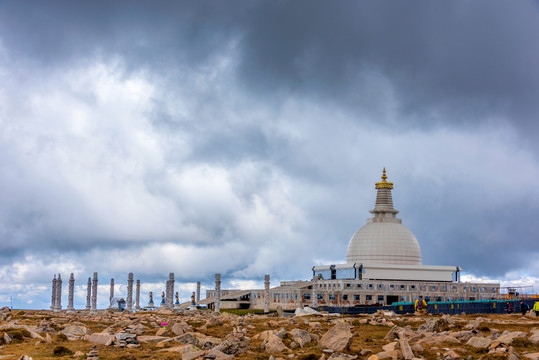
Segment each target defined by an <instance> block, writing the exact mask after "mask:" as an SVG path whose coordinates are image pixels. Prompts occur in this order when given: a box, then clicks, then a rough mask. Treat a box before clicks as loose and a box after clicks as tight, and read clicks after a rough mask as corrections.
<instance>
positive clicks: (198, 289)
mask: <svg viewBox="0 0 539 360" xmlns="http://www.w3.org/2000/svg"><path fill="white" fill-rule="evenodd" d="M198 304H200V281H197V305H198Z"/></svg>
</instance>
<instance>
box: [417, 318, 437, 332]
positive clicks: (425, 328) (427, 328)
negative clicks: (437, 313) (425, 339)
mask: <svg viewBox="0 0 539 360" xmlns="http://www.w3.org/2000/svg"><path fill="white" fill-rule="evenodd" d="M441 324H442V319H439V318H433V319H428V320H427V321H426V322H425V323H424V324H422V325H421V326H420V327H419V329H418V332H420V333H428V332H437V331H438V329H439V328H440V325H441Z"/></svg>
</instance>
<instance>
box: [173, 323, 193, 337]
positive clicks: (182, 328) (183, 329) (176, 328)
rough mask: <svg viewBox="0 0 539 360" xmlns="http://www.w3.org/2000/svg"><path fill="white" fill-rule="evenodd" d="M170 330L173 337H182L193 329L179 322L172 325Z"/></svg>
mask: <svg viewBox="0 0 539 360" xmlns="http://www.w3.org/2000/svg"><path fill="white" fill-rule="evenodd" d="M170 330H171V331H172V332H173V333H174V335H182V334H185V333H187V332H191V331H193V328H192V327H191V325H189V324H187V323H186V322H185V321H181V322H177V323H175V324H174V325H172V327H171V328H170Z"/></svg>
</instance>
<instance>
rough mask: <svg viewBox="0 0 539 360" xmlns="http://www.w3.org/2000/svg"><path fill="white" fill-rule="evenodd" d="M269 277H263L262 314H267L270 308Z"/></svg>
mask: <svg viewBox="0 0 539 360" xmlns="http://www.w3.org/2000/svg"><path fill="white" fill-rule="evenodd" d="M269 289H270V276H269V275H264V312H265V313H269V306H270V291H269Z"/></svg>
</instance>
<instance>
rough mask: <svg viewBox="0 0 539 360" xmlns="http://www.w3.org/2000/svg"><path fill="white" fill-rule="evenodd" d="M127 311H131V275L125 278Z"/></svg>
mask: <svg viewBox="0 0 539 360" xmlns="http://www.w3.org/2000/svg"><path fill="white" fill-rule="evenodd" d="M125 305H126V307H127V311H133V273H129V275H128V277H127V299H126V304H125Z"/></svg>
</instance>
